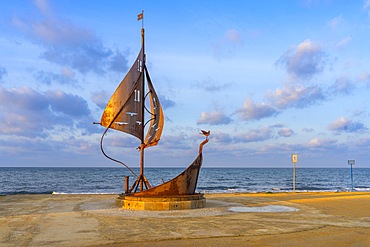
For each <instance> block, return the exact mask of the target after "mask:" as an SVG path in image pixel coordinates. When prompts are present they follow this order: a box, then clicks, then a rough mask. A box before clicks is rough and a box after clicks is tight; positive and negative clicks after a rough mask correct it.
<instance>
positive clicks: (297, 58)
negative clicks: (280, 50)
mask: <svg viewBox="0 0 370 247" xmlns="http://www.w3.org/2000/svg"><path fill="white" fill-rule="evenodd" d="M325 56H326V55H325V52H324V51H323V50H322V48H321V46H320V45H319V44H318V43H315V42H312V41H311V40H309V39H307V40H305V41H303V42H302V43H300V44H298V45H297V46H296V47H293V48H291V49H289V50H288V51H287V52H286V53H285V54H284V55H283V56H282V57H280V59H279V60H278V61H277V63H280V64H283V65H284V66H285V67H286V70H287V72H288V73H289V74H290V75H292V76H293V77H294V78H302V79H310V78H311V77H312V76H314V75H316V74H318V73H320V72H322V71H323V69H324V67H325Z"/></svg>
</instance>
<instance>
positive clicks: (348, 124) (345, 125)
mask: <svg viewBox="0 0 370 247" xmlns="http://www.w3.org/2000/svg"><path fill="white" fill-rule="evenodd" d="M328 129H329V130H332V131H337V132H347V133H351V132H357V131H363V130H366V129H367V128H366V127H365V125H364V124H363V123H360V122H354V121H352V120H350V119H347V118H345V117H340V118H338V119H337V120H335V121H334V122H332V123H331V124H330V125H329V126H328Z"/></svg>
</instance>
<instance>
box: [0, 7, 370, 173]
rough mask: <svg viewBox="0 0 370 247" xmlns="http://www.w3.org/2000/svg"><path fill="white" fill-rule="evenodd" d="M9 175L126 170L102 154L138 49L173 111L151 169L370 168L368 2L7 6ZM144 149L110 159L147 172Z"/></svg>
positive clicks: (5, 157)
mask: <svg viewBox="0 0 370 247" xmlns="http://www.w3.org/2000/svg"><path fill="white" fill-rule="evenodd" d="M0 10H1V13H2V14H1V15H0V166H2V167H24V166H38V167H44V166H47V167H70V166H73V167H120V165H119V164H117V163H114V162H112V161H110V160H108V159H106V158H105V157H104V156H103V155H102V153H101V151H100V146H99V141H100V137H101V135H102V133H103V131H104V128H103V127H101V126H99V125H93V124H92V123H93V122H99V121H100V118H101V114H102V113H103V110H104V108H105V105H106V103H107V102H108V100H109V98H110V96H111V95H112V94H113V92H114V90H115V89H116V87H117V86H118V84H119V83H120V81H121V80H122V79H123V77H124V76H125V74H126V72H127V71H128V69H129V68H130V67H131V65H132V64H133V63H134V60H135V58H136V56H137V54H138V52H139V50H140V46H141V34H140V29H141V26H142V23H141V21H137V15H138V14H139V13H141V12H142V10H144V23H143V24H144V28H145V49H146V54H147V67H148V69H149V73H150V75H151V79H152V81H153V84H154V87H155V89H156V91H157V94H158V96H159V99H160V101H161V103H162V106H163V108H164V114H165V127H164V131H163V135H162V138H161V141H160V143H159V144H158V145H157V146H155V147H150V148H148V149H146V156H145V157H146V158H145V163H146V167H186V166H188V165H189V164H190V163H191V162H192V161H193V160H194V159H195V157H196V156H197V152H198V147H199V143H200V142H202V141H203V139H204V137H203V136H202V135H200V134H199V131H200V130H202V129H203V130H210V131H211V135H210V141H209V143H207V144H206V146H205V147H204V149H203V155H204V160H203V167H226V168H227V167H262V168H264V167H266V168H268V167H292V166H293V164H292V161H291V155H292V154H295V153H296V154H298V163H297V167H298V168H299V167H303V168H305V167H307V168H308V167H343V168H348V167H349V165H348V160H355V161H356V163H355V166H354V168H356V167H358V168H360V167H363V168H366V167H370V135H369V134H370V130H369V128H370V120H369V119H370V58H369V51H370V42H369V40H370V0H365V1H346V0H295V1H293V0H287V1H271V0H270V1H267V0H261V1H224V0H220V1H210V0H202V1H198V0H187V1H185V0H179V1H164V0H158V1H150V0H136V1H119V0H110V1H104V2H102V1H98V0H92V1H85V0H64V1H56V0H49V1H47V0H35V1H26V0H13V1H1V3H0ZM139 144H140V143H139V140H138V139H136V138H134V137H131V136H129V135H127V134H125V133H122V132H118V131H114V130H111V131H109V132H108V135H107V137H106V141H105V148H106V151H107V153H109V154H110V155H111V156H113V157H115V158H117V159H119V160H121V161H123V162H124V163H126V164H127V165H129V166H130V167H138V164H139V153H138V151H137V150H136V149H135V148H136V147H137V146H138V145H139Z"/></svg>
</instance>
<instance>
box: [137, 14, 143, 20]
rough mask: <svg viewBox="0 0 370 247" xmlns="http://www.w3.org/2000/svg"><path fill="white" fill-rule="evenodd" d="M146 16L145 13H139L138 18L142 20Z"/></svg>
mask: <svg viewBox="0 0 370 247" xmlns="http://www.w3.org/2000/svg"><path fill="white" fill-rule="evenodd" d="M143 18H144V13H141V14H138V15H137V20H138V21H140V20H141V19H143Z"/></svg>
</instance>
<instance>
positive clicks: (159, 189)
mask: <svg viewBox="0 0 370 247" xmlns="http://www.w3.org/2000/svg"><path fill="white" fill-rule="evenodd" d="M202 160H203V156H202V153H199V155H198V157H197V158H196V159H195V160H194V161H193V163H192V164H191V165H189V166H188V167H187V168H186V169H185V170H184V171H183V172H182V173H180V174H179V175H178V176H177V177H175V178H173V179H172V180H170V181H168V182H165V183H163V184H160V185H158V186H156V187H153V188H151V189H148V190H144V191H140V192H135V193H130V194H128V195H129V196H135V197H147V196H149V197H151V196H162V197H163V196H178V195H194V194H195V189H196V187H197V182H198V176H199V171H200V168H201V166H202Z"/></svg>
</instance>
